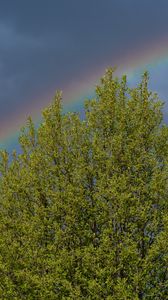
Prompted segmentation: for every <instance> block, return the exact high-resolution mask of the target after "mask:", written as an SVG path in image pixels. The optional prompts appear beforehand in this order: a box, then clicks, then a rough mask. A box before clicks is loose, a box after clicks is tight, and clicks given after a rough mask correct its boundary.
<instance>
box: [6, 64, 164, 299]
mask: <svg viewBox="0 0 168 300" xmlns="http://www.w3.org/2000/svg"><path fill="white" fill-rule="evenodd" d="M61 97H62V96H61V93H60V92H58V93H57V94H56V96H55V98H54V100H53V103H52V104H51V105H50V106H49V107H48V108H47V109H45V110H44V111H43V120H42V123H41V125H40V126H39V128H38V129H35V126H34V124H33V122H32V120H31V118H29V119H28V124H27V126H26V127H25V128H24V129H23V130H22V132H21V135H20V139H19V142H20V145H21V147H22V153H21V154H19V155H17V154H16V153H15V152H13V159H12V161H11V162H9V159H8V153H7V152H6V151H1V167H0V169H1V180H0V185H1V195H0V206H1V210H0V214H1V216H0V217H1V223H0V239H1V241H0V297H1V299H51V300H52V299H108V300H110V299H116V300H118V299H120V300H122V299H123V300H124V299H167V297H168V269H167V265H168V250H167V249H168V242H167V241H168V218H167V213H168V200H167V194H168V193H167V192H168V188H167V187H168V186H167V182H168V176H167V174H168V170H167V161H168V127H167V126H166V125H165V124H163V120H162V102H161V101H159V99H158V96H157V95H156V94H154V93H152V92H150V91H149V90H148V74H147V73H144V75H143V77H142V80H141V83H140V84H139V85H138V86H137V87H136V88H129V87H128V85H127V81H126V76H123V77H122V78H121V79H118V78H116V77H114V74H113V70H112V69H108V70H107V72H106V74H105V76H104V77H103V78H102V79H101V82H100V84H99V86H97V88H96V97H95V99H92V100H87V101H86V102H85V118H84V120H81V119H80V116H79V115H78V114H76V113H68V114H63V113H62V108H61Z"/></svg>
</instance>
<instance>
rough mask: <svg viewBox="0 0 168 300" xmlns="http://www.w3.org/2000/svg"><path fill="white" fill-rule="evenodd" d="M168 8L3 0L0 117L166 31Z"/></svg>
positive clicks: (89, 0)
mask: <svg viewBox="0 0 168 300" xmlns="http://www.w3.org/2000/svg"><path fill="white" fill-rule="evenodd" d="M158 7H159V9H158ZM167 8H168V3H167V1H166V0H165V1H164V0H160V1H159V6H158V1H152V0H148V1H146V0H143V1H138V0H137V1H135V0H128V1H125V0H123V1H121V0H115V1H114V0H85V1H82V0H81V1H80V0H71V1H69V0H66V1H65V0H60V1H59V0H55V1H53V0H49V1H47V0H46V1H42V0H29V1H17V0H15V1H13V0H11V1H9V0H4V1H1V2H0V105H1V109H0V122H1V120H3V119H4V118H7V117H8V116H9V117H10V115H14V114H15V115H19V112H20V111H23V107H24V105H25V104H26V106H28V104H27V103H30V105H31V103H32V102H33V101H34V99H35V98H36V97H37V96H38V95H39V94H40V95H41V94H43V93H46V91H47V90H48V91H51V90H52V89H53V91H54V90H55V89H56V88H64V87H65V86H66V84H67V83H68V81H69V80H71V79H72V77H73V80H74V81H75V80H79V78H80V76H81V77H82V76H83V75H82V74H87V73H89V72H90V71H91V70H93V69H94V68H97V66H98V65H100V66H101V65H106V64H107V65H108V64H109V61H110V62H111V63H112V60H113V59H114V61H115V59H116V57H122V56H124V55H125V54H128V53H129V52H131V51H133V49H134V48H135V47H136V48H137V47H142V44H144V43H147V42H148V43H149V42H150V39H154V38H157V36H159V35H161V34H164V32H166V30H167V27H168V20H167Z"/></svg>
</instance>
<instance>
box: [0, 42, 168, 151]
mask: <svg viewBox="0 0 168 300" xmlns="http://www.w3.org/2000/svg"><path fill="white" fill-rule="evenodd" d="M165 65H167V66H168V41H167V38H162V39H160V40H159V41H158V40H157V43H156V41H153V42H150V45H145V46H144V45H143V48H142V49H140V50H137V49H135V50H134V51H131V52H130V54H129V55H127V56H125V57H123V58H121V57H118V59H115V61H112V60H111V61H110V62H109V66H117V72H116V74H117V75H118V76H120V75H121V74H123V73H124V74H127V78H128V81H129V82H131V81H133V80H135V79H136V78H137V75H139V74H142V73H143V71H144V70H149V72H151V70H152V69H154V68H160V67H161V66H165ZM107 67H108V66H104V65H103V66H101V67H99V68H95V70H94V72H93V73H90V74H89V76H88V74H86V75H85V76H83V79H82V81H80V82H75V83H73V82H69V84H68V85H67V86H66V89H65V90H64V91H63V107H64V111H65V112H66V111H72V110H76V108H80V107H81V106H82V104H83V102H84V99H86V98H88V97H91V96H92V95H93V93H94V86H95V85H96V84H97V83H98V80H99V78H100V77H101V76H102V74H104V70H105V68H107ZM86 78H87V79H86ZM47 98H49V99H48V100H47V101H40V99H37V101H35V103H36V104H35V105H34V106H33V107H32V108H31V116H32V118H33V120H34V122H35V123H38V122H39V121H40V116H39V112H40V111H41V110H42V108H43V107H45V106H47V105H48V103H49V102H50V99H51V97H47ZM25 111H26V107H25V109H24V112H23V114H21V115H20V116H19V117H18V118H17V120H15V119H13V120H12V119H11V120H10V121H9V120H7V121H6V124H4V126H3V130H2V132H0V149H4V148H5V149H11V147H12V145H14V144H16V140H17V139H18V136H19V132H20V130H18V128H20V127H21V126H23V125H24V124H25V122H26V119H27V117H28V115H26V113H25ZM29 111H30V109H29Z"/></svg>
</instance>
